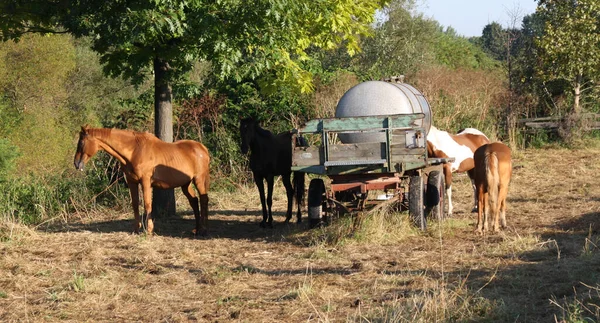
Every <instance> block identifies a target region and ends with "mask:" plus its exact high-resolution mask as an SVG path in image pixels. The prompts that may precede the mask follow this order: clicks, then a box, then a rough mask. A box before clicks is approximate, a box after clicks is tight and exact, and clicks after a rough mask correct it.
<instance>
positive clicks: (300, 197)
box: [294, 136, 308, 208]
mask: <svg viewBox="0 0 600 323" xmlns="http://www.w3.org/2000/svg"><path fill="white" fill-rule="evenodd" d="M296 146H298V147H308V141H307V140H306V138H304V137H302V136H296ZM305 186H306V183H305V173H304V172H294V192H295V195H296V196H295V197H296V203H298V207H299V208H300V206H302V203H303V202H304V189H305Z"/></svg>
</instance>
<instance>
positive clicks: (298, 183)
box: [294, 172, 304, 223]
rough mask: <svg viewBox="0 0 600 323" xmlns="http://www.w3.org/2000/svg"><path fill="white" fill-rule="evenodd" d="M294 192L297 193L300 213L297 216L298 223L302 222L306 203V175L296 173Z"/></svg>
mask: <svg viewBox="0 0 600 323" xmlns="http://www.w3.org/2000/svg"><path fill="white" fill-rule="evenodd" d="M294 192H295V193H296V204H297V205H298V213H297V214H296V218H297V222H298V223H300V222H302V202H303V201H304V173H303V172H295V173H294Z"/></svg>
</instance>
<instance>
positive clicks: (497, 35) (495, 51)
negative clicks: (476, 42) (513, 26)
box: [480, 22, 507, 61]
mask: <svg viewBox="0 0 600 323" xmlns="http://www.w3.org/2000/svg"><path fill="white" fill-rule="evenodd" d="M506 37H507V35H506V31H505V30H504V28H502V26H501V25H500V24H499V23H497V22H492V23H490V24H487V25H485V27H483V31H482V33H481V40H480V41H481V45H482V47H483V49H484V50H485V51H486V52H487V53H488V54H490V55H491V56H492V57H493V58H495V59H497V60H499V61H504V60H505V59H506Z"/></svg>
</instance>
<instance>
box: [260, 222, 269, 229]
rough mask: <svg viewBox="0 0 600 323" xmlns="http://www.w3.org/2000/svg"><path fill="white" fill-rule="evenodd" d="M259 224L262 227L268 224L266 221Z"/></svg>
mask: <svg viewBox="0 0 600 323" xmlns="http://www.w3.org/2000/svg"><path fill="white" fill-rule="evenodd" d="M258 226H259V227H261V228H266V227H267V224H266V222H264V221H263V222H261V223H260V224H259V225H258Z"/></svg>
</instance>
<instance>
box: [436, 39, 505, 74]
mask: <svg viewBox="0 0 600 323" xmlns="http://www.w3.org/2000/svg"><path fill="white" fill-rule="evenodd" d="M433 51H434V53H435V62H436V63H437V64H440V65H443V66H447V67H450V68H452V69H457V68H470V69H493V68H495V67H497V66H498V64H497V63H496V62H495V61H494V60H493V59H491V58H490V57H489V56H488V55H486V54H485V53H484V52H482V51H481V49H479V48H478V47H477V46H475V45H474V44H473V43H471V42H469V40H467V39H466V38H464V37H459V36H457V35H456V34H455V33H453V32H451V31H450V32H448V31H446V32H442V33H438V35H437V38H436V39H435V43H434V49H433Z"/></svg>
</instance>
